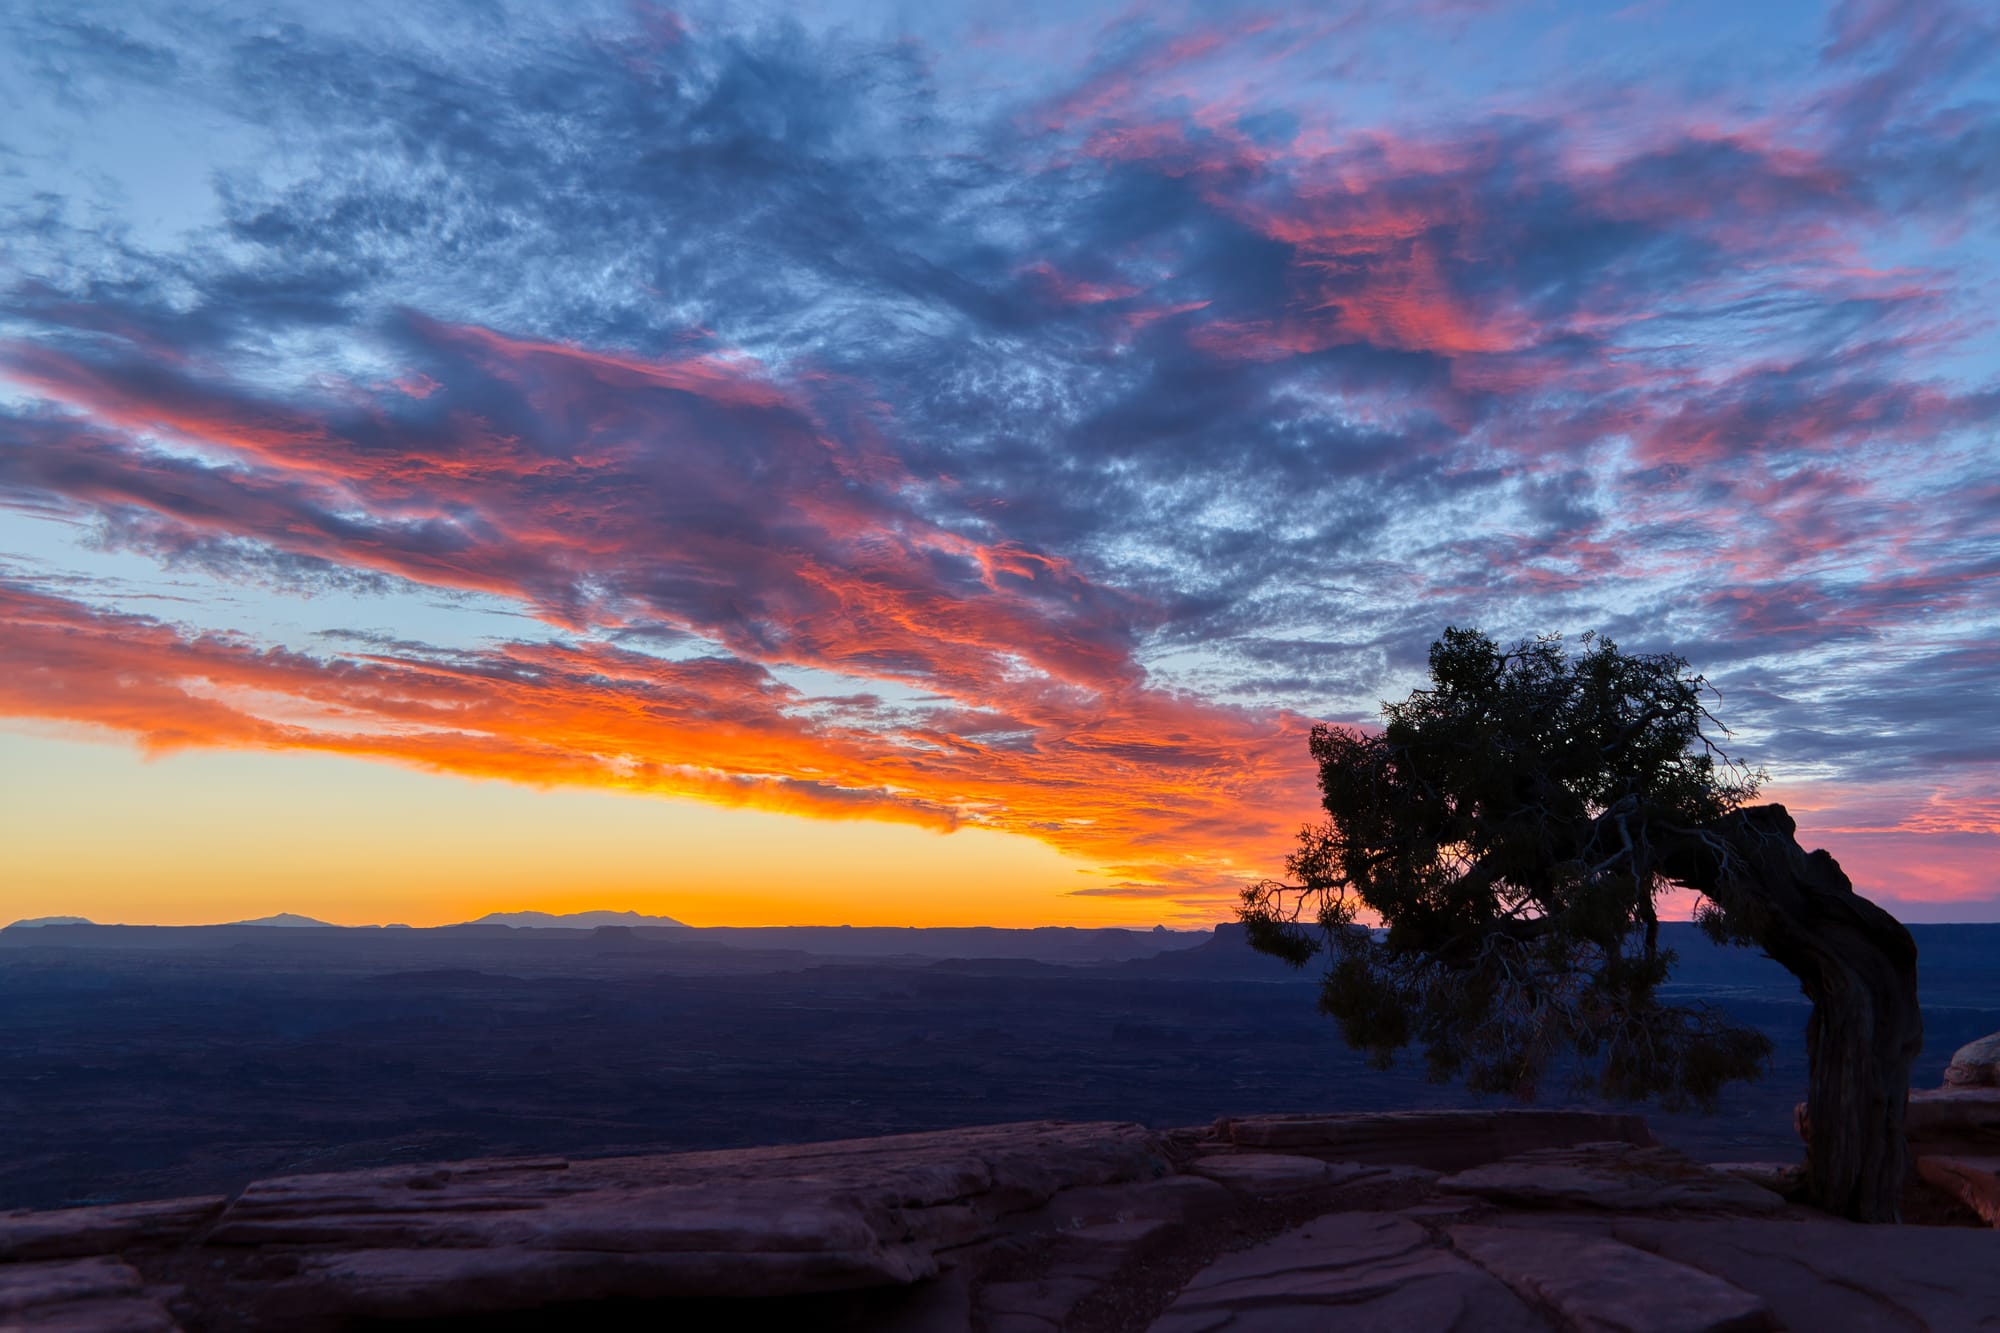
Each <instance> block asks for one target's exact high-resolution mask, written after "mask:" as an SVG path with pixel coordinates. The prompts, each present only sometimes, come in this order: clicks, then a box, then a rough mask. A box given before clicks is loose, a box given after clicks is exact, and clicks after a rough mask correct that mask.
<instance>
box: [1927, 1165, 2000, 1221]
mask: <svg viewBox="0 0 2000 1333" xmlns="http://www.w3.org/2000/svg"><path fill="white" fill-rule="evenodd" d="M1917 1174H1918V1175H1920V1176H1922V1177H1923V1178H1924V1179H1925V1180H1926V1181H1928V1182H1930V1183H1931V1184H1932V1185H1935V1186H1936V1187H1937V1188H1939V1189H1941V1190H1944V1191H1945V1192H1946V1193H1948V1194H1951V1195H1954V1196H1955V1197H1957V1198H1958V1199H1959V1200H1960V1201H1961V1202H1963V1203H1964V1204H1965V1206H1966V1207H1968V1208H1970V1209H1972V1211H1973V1212H1975V1213H1978V1214H1979V1215H1980V1216H1981V1217H1982V1218H1984V1219H1986V1225H1987V1226H1990V1227H2000V1157H1960V1156H1954V1155H1947V1154H1943V1153H1932V1154H1926V1155H1923V1156H1920V1157H1918V1158H1917Z"/></svg>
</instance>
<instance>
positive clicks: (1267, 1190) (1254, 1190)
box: [1188, 1152, 1389, 1199]
mask: <svg viewBox="0 0 2000 1333" xmlns="http://www.w3.org/2000/svg"><path fill="white" fill-rule="evenodd" d="M1388 1169H1389V1168H1387V1167H1385V1166H1364V1165H1362V1164H1361V1163H1359V1162H1329V1161H1326V1160H1325V1159H1323V1158H1319V1157H1300V1156H1296V1155H1294V1154H1290V1153H1268V1152H1244V1153H1215V1154H1212V1155H1210V1156H1207V1157H1199V1158H1196V1159H1195V1161H1194V1162H1193V1163H1192V1164H1191V1165H1190V1166H1189V1167H1188V1170H1190V1171H1192V1172H1194V1173H1195V1174H1196V1175H1198V1176H1205V1177H1207V1178H1208V1179H1209V1180H1213V1181H1217V1182H1220V1183H1221V1184H1223V1185H1226V1186H1228V1187H1229V1188H1230V1189H1232V1190H1235V1191H1236V1192H1238V1193H1239V1194H1245V1195H1249V1196H1251V1197H1253V1198H1266V1199H1268V1198H1275V1197H1278V1196H1280V1195H1285V1194H1302V1193H1304V1192H1306V1191H1308V1190H1315V1189H1329V1188H1332V1187H1334V1186H1338V1185H1346V1184H1351V1183H1352V1182H1354V1181H1357V1180H1366V1179H1367V1178H1368V1177H1370V1176H1379V1175H1383V1174H1384V1173H1386V1172H1387V1171H1388Z"/></svg>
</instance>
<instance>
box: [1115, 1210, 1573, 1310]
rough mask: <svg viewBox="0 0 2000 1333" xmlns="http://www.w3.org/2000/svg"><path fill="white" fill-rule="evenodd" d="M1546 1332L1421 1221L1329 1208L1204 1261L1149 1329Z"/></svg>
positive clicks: (1514, 1299) (1515, 1300) (1518, 1303)
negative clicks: (1277, 1233) (1321, 1215)
mask: <svg viewBox="0 0 2000 1333" xmlns="http://www.w3.org/2000/svg"><path fill="white" fill-rule="evenodd" d="M1308 1328H1339V1329H1341V1330H1343V1333H1409V1331H1410V1330H1417V1329H1423V1330H1433V1329H1436V1330H1446V1329H1449V1330H1453V1331H1454V1333H1457V1331H1458V1330H1463V1333H1488V1331H1490V1333H1517V1330H1518V1331H1519V1333H1530V1330H1532V1331H1533V1333H1544V1331H1545V1330H1547V1328H1548V1324H1547V1323H1546V1322H1545V1321H1543V1320H1542V1319H1541V1318H1540V1317H1539V1316H1538V1315H1537V1314H1536V1313H1535V1312H1534V1311H1533V1310H1531V1309H1530V1308H1529V1307H1528V1306H1527V1304H1526V1303H1525V1302H1523V1301H1522V1300H1521V1299H1520V1298H1519V1297H1517V1296H1516V1295H1514V1293H1513V1292H1511V1291H1509V1290H1508V1289H1507V1288H1506V1287H1505V1286H1504V1285H1502V1284H1501V1283H1500V1282H1499V1281H1497V1280H1496V1279H1494V1278H1493V1277H1492V1276H1491V1275H1489V1274H1488V1273H1486V1272H1484V1271H1483V1270H1481V1269H1480V1268H1478V1267H1477V1266H1475V1265H1473V1264H1471V1263H1468V1262H1467V1261H1466V1260H1465V1259H1463V1258H1461V1257H1459V1256H1458V1255H1455V1254H1453V1253H1452V1252H1451V1251H1450V1250H1448V1249H1446V1248H1445V1247H1444V1246H1443V1245H1441V1244H1439V1243H1438V1241H1437V1239H1436V1238H1435V1237H1433V1236H1432V1235H1431V1234H1430V1233H1429V1232H1427V1231H1426V1230H1425V1229H1424V1228H1423V1227H1421V1226H1419V1225H1417V1224H1416V1223H1415V1222H1413V1221H1411V1220H1409V1219H1408V1218H1403V1217H1396V1216H1394V1215H1392V1214H1385V1213H1365V1212H1363V1213H1336V1214H1333V1215H1332V1216H1329V1217H1324V1218H1320V1219H1319V1220H1317V1221H1314V1222H1309V1223H1307V1224H1306V1225H1304V1226H1302V1227H1299V1228H1297V1229H1296V1230H1293V1231H1288V1232H1286V1233H1285V1234H1284V1235H1282V1236H1279V1237H1278V1238H1277V1239H1275V1240H1271V1241H1266V1242H1265V1243H1264V1244H1262V1245H1258V1246H1255V1247H1253V1248H1251V1249H1248V1250H1245V1251H1243V1252H1242V1253H1240V1254H1233V1255H1230V1256H1229V1257H1227V1258H1225V1259H1221V1260H1218V1261H1217V1262H1216V1263H1214V1264H1212V1265H1210V1266H1209V1267H1208V1268H1206V1269H1204V1270H1202V1272H1201V1273H1200V1274H1199V1275H1198V1276H1197V1277H1196V1278H1195V1279H1194V1281H1192V1282H1190V1283H1188V1285H1187V1286H1186V1287H1185V1288H1184V1289H1183V1290H1182V1291H1181V1293H1180V1295H1179V1296H1178V1297H1176V1298H1175V1300H1174V1303H1173V1304H1172V1305H1171V1306H1169V1307H1168V1308H1167V1311H1166V1313H1165V1314H1163V1315H1161V1316H1160V1318H1159V1320H1158V1322H1156V1323H1155V1324H1154V1325H1153V1326H1152V1329H1153V1333H1222V1331H1223V1330H1226V1331H1227V1333H1292V1330H1297V1329H1308Z"/></svg>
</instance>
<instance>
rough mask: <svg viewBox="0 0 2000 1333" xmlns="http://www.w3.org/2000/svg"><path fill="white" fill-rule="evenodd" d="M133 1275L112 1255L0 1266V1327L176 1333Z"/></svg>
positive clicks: (11, 1330)
mask: <svg viewBox="0 0 2000 1333" xmlns="http://www.w3.org/2000/svg"><path fill="white" fill-rule="evenodd" d="M177 1327H178V1326H177V1325H176V1324H175V1323H174V1321H173V1318H172V1317H171V1316H170V1315H169V1314H168V1313H167V1310H166V1307H165V1306H163V1305H161V1304H160V1303H159V1302H158V1301H157V1300H154V1299H153V1298H152V1297H151V1296H149V1295H147V1294H146V1292H145V1290H144V1288H143V1286H142V1283H141V1279H140V1277H139V1273H138V1271H137V1270H136V1269H134V1268H133V1267H132V1266H131V1265H129V1264H125V1263H120V1262H119V1261H118V1260H116V1259H110V1258H95V1259H69V1260H63V1261H60V1262H44V1263H19V1264H4V1265H0V1329H4V1330H6V1333H14V1330H16V1329H23V1330H25V1329H35V1330H38V1331H46V1333H56V1330H64V1331H65V1333H67V1331H68V1330H74V1331H75V1333H176V1330H177Z"/></svg>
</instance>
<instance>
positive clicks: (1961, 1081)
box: [1944, 1032, 2000, 1088]
mask: <svg viewBox="0 0 2000 1333" xmlns="http://www.w3.org/2000/svg"><path fill="white" fill-rule="evenodd" d="M1944 1081H1945V1085H1946V1086H1947V1087H1957V1088H1990V1087H1995V1086H2000V1032H1996V1033H1994V1034H1993V1035H1992V1036H1990V1037H1981V1038H1980V1039H1979V1040H1978V1041H1970V1042H1967V1043H1966V1044H1965V1045H1963V1046H1961V1047H1959V1048H1958V1051H1957V1053H1956V1054H1954V1055H1953V1056H1952V1057H1951V1063H1950V1064H1949V1065H1946V1066H1945V1071H1944Z"/></svg>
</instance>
